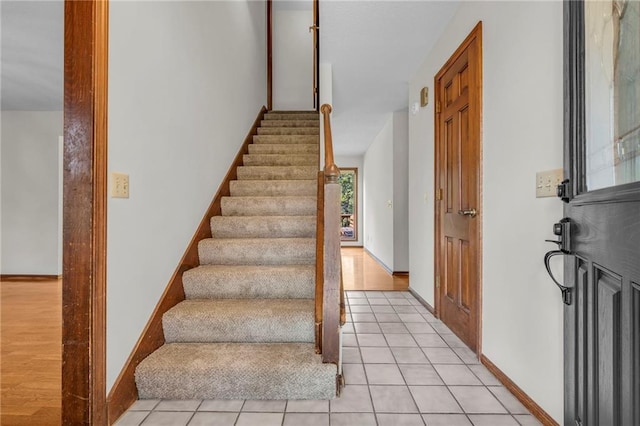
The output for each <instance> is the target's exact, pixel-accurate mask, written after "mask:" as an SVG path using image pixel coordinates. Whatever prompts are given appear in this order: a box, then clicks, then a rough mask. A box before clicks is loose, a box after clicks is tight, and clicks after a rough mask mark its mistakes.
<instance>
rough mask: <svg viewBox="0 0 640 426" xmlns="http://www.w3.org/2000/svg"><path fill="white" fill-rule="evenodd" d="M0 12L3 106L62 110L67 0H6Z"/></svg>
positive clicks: (10, 108)
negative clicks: (64, 3)
mask: <svg viewBox="0 0 640 426" xmlns="http://www.w3.org/2000/svg"><path fill="white" fill-rule="evenodd" d="M0 16H1V17H0V26H1V33H2V34H1V36H2V43H1V47H0V48H1V49H2V50H0V54H1V55H2V68H1V73H2V78H1V80H0V84H1V89H2V92H1V94H0V97H1V98H2V102H1V105H2V110H19V111H60V110H62V105H63V89H62V87H63V62H64V60H63V58H64V42H63V39H64V24H63V22H64V6H63V2H62V1H60V0H57V1H24V0H23V1H6V0H2V1H0Z"/></svg>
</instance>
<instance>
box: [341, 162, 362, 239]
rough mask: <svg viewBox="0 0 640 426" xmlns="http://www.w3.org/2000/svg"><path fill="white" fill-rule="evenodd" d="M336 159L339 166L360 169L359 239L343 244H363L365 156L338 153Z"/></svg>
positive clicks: (358, 200)
mask: <svg viewBox="0 0 640 426" xmlns="http://www.w3.org/2000/svg"><path fill="white" fill-rule="evenodd" d="M335 161H336V165H337V166H338V167H339V168H343V167H349V168H352V167H355V168H357V169H358V182H356V184H357V190H358V195H357V199H356V203H357V211H356V215H357V224H356V227H357V228H358V229H357V232H358V239H357V240H355V241H342V243H341V245H342V246H344V247H349V246H362V211H363V205H362V194H363V191H362V187H363V183H362V182H363V176H364V157H360V156H346V155H336V156H335Z"/></svg>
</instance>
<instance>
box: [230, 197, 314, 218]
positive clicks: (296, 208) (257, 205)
mask: <svg viewBox="0 0 640 426" xmlns="http://www.w3.org/2000/svg"><path fill="white" fill-rule="evenodd" d="M316 202H317V200H316V197H222V200H221V202H220V208H221V210H222V215H223V216H310V215H314V214H316Z"/></svg>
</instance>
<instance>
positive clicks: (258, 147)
mask: <svg viewBox="0 0 640 426" xmlns="http://www.w3.org/2000/svg"><path fill="white" fill-rule="evenodd" d="M318 152H320V146H319V145H318V144H312V143H300V144H290V143H289V144H280V143H263V144H250V145H249V154H250V155H256V154H280V155H301V154H302V155H305V154H306V155H309V154H313V155H315V156H316V157H317V156H318Z"/></svg>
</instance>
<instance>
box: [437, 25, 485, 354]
mask: <svg viewBox="0 0 640 426" xmlns="http://www.w3.org/2000/svg"><path fill="white" fill-rule="evenodd" d="M473 41H477V43H478V63H477V64H476V70H475V71H476V72H475V75H476V76H477V77H478V81H476V82H469V86H470V87H471V86H472V85H475V88H476V90H474V91H472V92H470V100H469V102H470V103H471V102H473V101H474V100H475V102H476V103H477V108H476V109H475V111H476V114H475V115H474V117H471V121H470V123H472V124H474V129H473V130H475V133H476V137H477V140H478V162H479V164H478V168H477V170H478V176H477V181H478V187H477V194H476V196H477V200H478V206H477V207H476V209H477V210H478V214H477V216H476V218H475V220H477V221H478V227H477V234H476V238H477V241H478V253H477V254H478V268H477V277H478V285H477V296H478V297H477V303H476V304H477V306H476V307H475V308H476V312H477V315H476V321H475V322H476V324H475V327H476V330H477V333H476V336H477V342H476V343H477V344H476V347H477V355H478V356H480V354H481V353H482V217H483V214H482V210H483V209H482V21H480V22H478V24H477V25H476V26H475V27H474V28H473V30H472V31H471V32H470V33H469V35H468V36H467V37H466V38H465V40H464V41H463V42H462V43H461V44H460V46H458V48H457V49H456V50H455V52H454V53H453V55H451V57H450V58H449V59H448V60H447V62H445V64H444V65H443V66H442V68H441V69H440V71H438V73H437V74H436V76H435V77H434V86H433V87H434V92H435V94H434V97H435V107H434V123H435V126H434V128H435V130H434V152H435V156H434V175H435V176H434V182H435V185H434V194H435V199H436V201H435V203H434V213H435V216H434V219H435V220H434V231H435V232H434V235H435V239H434V277H433V278H434V283H435V284H434V287H433V291H434V302H435V303H434V312H435V316H436V317H438V318H440V308H441V301H440V287H439V281H440V278H439V277H441V276H442V271H441V261H442V254H441V244H440V242H441V239H442V232H441V222H442V218H441V214H440V204H439V203H438V201H439V200H441V199H442V197H441V196H440V188H442V185H441V184H442V180H441V176H440V173H441V171H442V170H441V169H442V167H441V166H440V165H441V159H442V152H441V149H440V145H441V140H440V130H441V129H440V127H441V126H440V122H439V112H438V108H437V106H438V105H439V102H442V100H441V99H440V90H438V89H439V86H440V79H441V78H442V77H443V76H444V74H445V72H446V71H447V70H448V69H449V67H450V66H451V65H452V64H453V63H454V62H455V61H456V60H457V59H458V57H459V56H460V55H461V53H462V52H464V51H465V50H466V49H467V48H468V47H469V45H470V44H471V43H472V42H473ZM474 83H475V84H474Z"/></svg>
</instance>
